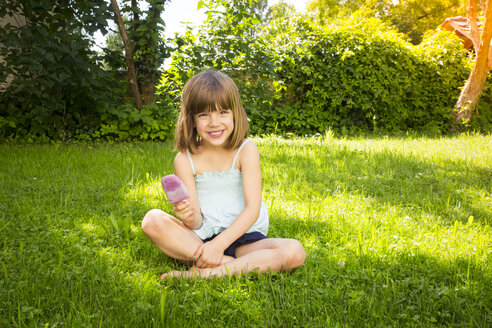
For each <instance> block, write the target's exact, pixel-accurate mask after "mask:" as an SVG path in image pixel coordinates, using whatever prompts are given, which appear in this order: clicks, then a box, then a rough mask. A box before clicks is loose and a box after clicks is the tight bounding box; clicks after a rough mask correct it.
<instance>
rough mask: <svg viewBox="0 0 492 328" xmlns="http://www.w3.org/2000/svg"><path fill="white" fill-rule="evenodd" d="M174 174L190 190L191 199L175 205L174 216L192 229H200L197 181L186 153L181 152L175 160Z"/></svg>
mask: <svg viewBox="0 0 492 328" xmlns="http://www.w3.org/2000/svg"><path fill="white" fill-rule="evenodd" d="M174 174H176V175H177V176H178V177H179V178H180V179H181V181H183V183H184V184H185V186H186V188H188V192H189V193H190V198H188V199H185V200H183V201H181V202H179V203H176V204H174V208H173V209H174V214H176V216H177V217H178V218H179V219H181V220H182V221H183V223H184V224H185V225H186V226H187V227H188V228H190V229H192V230H193V229H198V228H200V226H201V225H202V221H203V219H202V213H201V211H200V203H199V201H198V194H197V192H196V186H195V179H194V178H193V171H192V169H191V165H190V161H189V159H188V156H187V155H186V153H184V152H180V153H178V154H177V155H176V157H175V158H174Z"/></svg>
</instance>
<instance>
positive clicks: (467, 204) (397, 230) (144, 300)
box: [0, 134, 492, 328]
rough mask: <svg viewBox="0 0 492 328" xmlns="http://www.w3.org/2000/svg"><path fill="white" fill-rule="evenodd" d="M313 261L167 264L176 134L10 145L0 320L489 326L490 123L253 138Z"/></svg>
mask: <svg viewBox="0 0 492 328" xmlns="http://www.w3.org/2000/svg"><path fill="white" fill-rule="evenodd" d="M254 141H255V142H256V143H257V144H258V147H259V149H260V152H261V160H262V174H263V199H264V201H265V203H266V204H267V206H268V208H269V214H270V230H269V236H271V237H291V238H296V239H298V240H300V241H301V242H302V243H303V245H304V246H305V248H306V251H307V259H306V262H305V264H304V266H302V267H300V268H298V269H296V270H294V271H291V272H285V273H267V274H264V275H259V274H257V273H250V274H247V275H246V276H240V277H224V278H220V279H215V280H200V279H196V280H191V281H186V280H166V281H162V282H161V281H159V276H160V275H161V274H162V273H163V272H166V271H169V270H173V269H185V266H184V265H182V264H179V263H177V262H176V261H174V260H171V259H169V258H167V257H166V256H164V255H163V254H162V253H160V252H159V251H158V250H157V248H156V247H154V246H153V245H152V244H151V243H150V242H149V241H148V240H147V238H146V237H145V236H144V234H143V233H142V230H141V228H140V222H141V220H142V217H143V216H144V215H145V213H146V212H147V211H148V210H150V209H152V208H161V209H163V210H165V211H169V212H170V211H171V210H172V207H171V205H170V204H169V203H168V202H167V200H166V198H165V194H164V192H163V191H162V188H161V186H160V177H162V176H163V175H166V174H170V173H172V171H173V170H172V162H173V157H174V154H175V152H174V151H173V150H172V144H171V143H169V142H164V143H158V142H145V143H120V144H118V143H116V144H113V143H94V144H72V145H69V144H58V143H57V144H50V145H11V144H1V145H0V186H1V188H0V236H1V239H0V327H484V328H485V327H490V326H492V267H491V264H492V262H491V256H492V245H491V236H492V229H491V226H490V223H491V222H490V221H491V218H492V136H491V135H488V136H483V135H475V134H470V135H468V134H463V135H459V136H451V137H442V138H425V137H410V136H408V137H402V138H388V137H385V138H384V137H383V138H353V139H350V138H342V139H339V138H335V137H333V136H332V135H330V134H327V135H325V136H318V137H313V138H294V139H290V140H289V139H282V138H279V137H274V136H271V137H264V138H254Z"/></svg>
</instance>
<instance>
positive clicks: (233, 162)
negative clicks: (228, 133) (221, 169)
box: [190, 139, 249, 169]
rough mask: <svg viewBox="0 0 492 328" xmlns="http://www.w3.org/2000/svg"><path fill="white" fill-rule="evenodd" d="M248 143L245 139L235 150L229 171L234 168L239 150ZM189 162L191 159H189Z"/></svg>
mask: <svg viewBox="0 0 492 328" xmlns="http://www.w3.org/2000/svg"><path fill="white" fill-rule="evenodd" d="M248 141H249V139H246V140H245V141H244V142H243V143H242V144H241V146H239V149H238V150H237V152H236V155H235V156H234V160H233V161H232V167H231V169H233V168H234V167H235V166H236V160H237V156H238V155H239V152H240V151H241V149H242V148H243V146H244V145H245V144H246V143H247V142H248ZM190 160H191V158H190Z"/></svg>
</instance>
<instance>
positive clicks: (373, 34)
mask: <svg viewBox="0 0 492 328" xmlns="http://www.w3.org/2000/svg"><path fill="white" fill-rule="evenodd" d="M234 6H235V8H237V7H238V6H237V5H234ZM244 8H246V9H247V8H248V7H247V6H245V7H244ZM227 10H230V9H226V10H225V11H223V12H216V11H214V12H213V13H212V15H211V19H209V21H208V23H207V24H208V25H207V26H208V27H207V28H206V29H202V30H200V31H199V32H200V33H199V34H198V36H197V37H196V38H195V37H194V36H193V33H192V32H193V31H191V30H190V31H188V33H187V34H186V35H185V36H183V37H180V38H179V39H178V42H180V43H181V48H180V50H179V51H178V52H177V53H175V54H174V55H173V64H172V66H171V68H170V69H169V70H168V71H167V72H165V73H164V75H163V79H162V84H161V86H160V92H161V93H162V94H171V95H172V98H173V99H175V101H176V105H177V106H178V102H179V99H178V98H179V97H178V96H179V92H180V90H181V87H182V85H183V84H184V83H185V82H186V80H187V79H188V78H189V77H190V76H191V75H193V74H194V73H195V72H197V71H198V70H201V69H203V68H205V67H212V68H216V69H220V70H223V71H225V72H226V73H228V74H230V75H231V76H232V77H233V78H234V79H235V80H236V83H237V84H238V86H239V88H240V90H241V93H242V94H241V95H242V99H243V102H244V103H245V104H246V106H245V107H246V108H247V110H248V112H249V117H250V119H251V128H252V129H251V130H252V132H254V133H260V134H263V133H282V134H285V133H294V134H297V135H299V134H302V135H304V134H307V135H312V134H315V133H324V132H325V131H327V130H333V131H335V132H337V133H342V134H346V133H351V134H353V133H357V134H358V133H366V132H382V133H387V132H390V133H393V132H399V131H409V130H412V131H418V132H426V133H432V134H435V133H442V132H446V131H448V129H449V127H450V123H451V117H450V113H451V109H452V107H453V104H454V102H455V101H456V99H457V97H458V95H459V89H460V87H461V86H462V85H463V82H464V81H465V80H466V77H467V75H468V73H469V69H470V59H469V58H468V55H467V53H466V51H465V50H464V49H463V47H462V45H461V43H460V40H459V39H458V38H457V37H456V36H453V35H451V34H450V33H448V32H444V31H437V32H434V33H430V34H428V35H427V36H426V37H425V39H424V42H422V44H421V45H419V46H413V45H412V44H410V43H409V42H407V41H405V39H406V37H405V36H404V35H402V34H400V33H398V32H396V31H395V30H394V29H392V28H391V27H390V26H389V25H388V24H387V23H384V22H382V21H380V20H378V19H375V18H370V19H361V17H359V16H357V15H354V16H353V17H352V18H351V19H349V20H347V21H346V24H345V25H342V26H338V27H336V28H333V27H332V28H324V29H323V28H322V27H319V26H316V25H314V24H313V23H312V22H311V21H309V20H308V19H306V17H303V16H300V15H296V14H295V13H292V14H290V16H289V17H287V18H286V17H281V18H280V17H277V18H272V19H271V20H270V21H269V22H268V25H266V26H264V27H261V26H257V25H254V24H252V20H251V17H252V11H251V10H250V11H249V12H248V11H247V10H245V13H244V14H242V16H240V15H237V13H234V14H232V10H230V11H229V12H228V11H227ZM214 15H215V16H214ZM248 15H249V16H248ZM231 17H236V19H237V17H241V19H243V20H244V22H243V24H242V25H241V24H240V22H241V21H234V23H233V24H228V26H227V28H226V27H221V25H220V22H226V21H228V19H230V18H231ZM258 21H259V20H258ZM255 23H256V22H255ZM212 26H216V28H212ZM239 26H242V29H239ZM245 27H246V29H245ZM252 30H254V31H255V33H256V35H257V37H255V38H254V40H248V39H244V38H241V39H238V38H236V37H235V36H236V35H243V34H245V31H252ZM241 33H242V34H241ZM250 33H251V32H250ZM248 42H249V43H248ZM241 47H247V48H249V49H251V51H250V53H249V54H243V53H242V52H241V51H235V50H236V49H241ZM260 60H261V61H260ZM271 68H273V69H271ZM248 71H250V72H251V74H257V73H258V72H262V74H261V75H259V78H258V79H256V83H252V81H251V80H250V79H249V77H250V75H248V74H247V73H248ZM251 90H254V91H255V92H248V91H251ZM484 99H485V100H484V105H483V106H485V107H486V106H489V107H490V102H489V101H488V100H487V99H490V98H487V97H484ZM485 112H487V113H488V112H490V110H487V109H485ZM487 115H489V114H485V115H484V118H487V117H488V116H487ZM486 121H487V120H485V123H486V124H480V126H481V127H482V128H484V129H487V126H488V125H487V122H486Z"/></svg>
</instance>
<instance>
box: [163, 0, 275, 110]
mask: <svg viewBox="0 0 492 328" xmlns="http://www.w3.org/2000/svg"><path fill="white" fill-rule="evenodd" d="M265 4H266V2H265V1H263V2H261V1H260V2H258V1H252V0H234V1H207V2H205V1H202V2H201V5H203V6H207V8H208V15H209V16H208V19H207V21H206V22H205V25H204V26H202V27H200V28H199V29H198V30H197V31H193V30H191V29H190V30H188V31H187V33H186V34H185V35H181V36H179V37H178V38H177V39H176V41H175V42H176V45H177V47H179V50H178V51H176V52H175V53H174V54H173V56H172V59H173V61H172V65H171V67H170V68H169V69H168V70H167V71H166V72H164V73H163V76H162V80H161V85H160V86H159V88H158V93H159V94H160V95H170V96H171V97H172V98H174V99H175V101H176V102H177V103H178V102H179V95H180V92H181V89H182V87H183V85H184V83H185V82H186V81H187V80H188V79H189V78H190V77H191V76H193V75H194V74H196V73H197V72H198V71H201V70H203V69H205V68H214V69H217V70H222V71H224V72H225V73H227V74H228V75H229V76H231V77H232V78H233V79H235V80H236V81H241V83H239V84H238V87H239V89H240V92H241V96H242V99H243V105H244V107H245V109H246V110H247V111H249V112H250V111H253V110H255V108H257V107H258V106H261V105H262V103H263V102H268V101H269V100H268V99H269V97H266V95H270V96H271V94H272V92H273V88H272V86H271V76H274V75H275V72H274V67H273V62H272V58H271V57H272V56H273V49H271V48H270V47H269V46H268V45H267V44H266V42H265V40H264V39H263V38H261V37H260V35H261V29H262V26H261V24H260V23H261V21H262V20H264V19H265V17H264V15H263V13H264V11H265V8H266V6H265ZM221 9H222V10H221Z"/></svg>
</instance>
